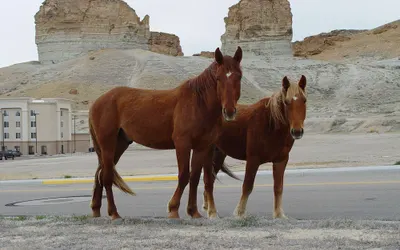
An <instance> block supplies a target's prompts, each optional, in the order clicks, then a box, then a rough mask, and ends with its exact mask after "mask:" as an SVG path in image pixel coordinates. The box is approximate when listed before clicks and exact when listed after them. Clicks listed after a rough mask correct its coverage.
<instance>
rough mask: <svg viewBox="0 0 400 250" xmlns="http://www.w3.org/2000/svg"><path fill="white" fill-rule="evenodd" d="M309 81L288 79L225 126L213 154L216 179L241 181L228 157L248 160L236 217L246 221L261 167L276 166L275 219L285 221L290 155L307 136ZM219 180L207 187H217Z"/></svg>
mask: <svg viewBox="0 0 400 250" xmlns="http://www.w3.org/2000/svg"><path fill="white" fill-rule="evenodd" d="M305 87H306V77H305V76H304V75H302V76H301V79H300V81H299V82H298V84H293V83H290V82H289V80H288V78H287V77H286V76H285V77H284V78H283V80H282V88H281V89H280V90H279V91H278V92H276V93H274V94H273V95H272V96H271V97H268V98H264V99H262V100H260V101H258V102H257V103H255V104H252V105H249V106H247V105H239V106H238V115H237V117H236V120H235V121H234V122H231V123H223V126H222V132H221V134H220V137H219V138H218V140H217V142H216V143H215V145H216V147H215V150H214V154H213V160H212V161H213V165H214V170H215V172H214V175H215V176H216V174H217V173H218V171H219V170H222V172H225V173H226V174H228V175H229V176H230V177H233V178H235V179H238V178H237V177H236V176H235V175H234V174H233V173H232V172H231V171H230V170H229V169H228V168H227V167H226V165H225V164H224V161H225V158H226V156H227V155H228V156H230V157H232V158H235V159H239V160H246V172H245V177H244V181H243V186H242V196H241V198H240V202H239V203H238V205H237V207H236V209H235V212H234V215H236V216H238V217H242V216H244V214H245V211H246V204H247V200H248V197H249V195H250V193H251V192H252V190H253V186H254V179H255V177H256V174H257V170H258V168H259V166H260V165H261V164H264V163H267V162H272V164H273V178H274V213H273V217H274V218H285V217H286V216H285V214H284V212H283V209H282V192H283V176H284V173H285V168H286V164H287V162H288V160H289V153H290V150H291V149H292V146H293V144H294V141H295V140H296V139H300V138H302V136H303V133H304V130H303V124H304V120H305V118H306V100H307V97H306V91H305ZM215 176H213V177H212V178H211V179H208V176H204V184H205V186H207V185H213V183H214V179H215ZM207 198H208V197H207V194H206V193H205V192H204V203H203V204H204V205H203V208H204V209H205V210H207V209H208V199H207Z"/></svg>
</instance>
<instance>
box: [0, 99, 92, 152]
mask: <svg viewBox="0 0 400 250" xmlns="http://www.w3.org/2000/svg"><path fill="white" fill-rule="evenodd" d="M72 102H73V101H72V100H68V99H61V98H42V99H33V98H27V97H21V98H0V109H1V115H0V119H1V123H0V125H1V128H0V129H1V131H2V133H1V137H0V140H1V141H0V143H1V146H2V148H3V147H4V148H5V149H15V150H18V151H20V152H21V153H22V154H23V155H27V154H47V155H53V154H58V153H70V152H72V150H73V147H72V132H73V131H72V126H71V124H72V123H71V120H72V110H71V104H72ZM86 151H87V150H86Z"/></svg>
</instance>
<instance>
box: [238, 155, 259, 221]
mask: <svg viewBox="0 0 400 250" xmlns="http://www.w3.org/2000/svg"><path fill="white" fill-rule="evenodd" d="M259 167H260V160H259V158H258V157H253V156H250V157H247V161H246V173H245V176H244V181H243V185H242V196H241V197H240V201H239V203H238V204H237V206H236V209H235V211H234V213H233V214H234V215H235V216H236V217H244V216H245V213H246V206H247V200H248V199H249V196H250V194H251V192H252V191H253V187H254V180H255V178H256V174H257V171H258V168H259Z"/></svg>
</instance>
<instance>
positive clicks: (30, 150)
mask: <svg viewBox="0 0 400 250" xmlns="http://www.w3.org/2000/svg"><path fill="white" fill-rule="evenodd" d="M28 151H29V154H30V155H33V154H34V153H35V152H33V146H29V149H28Z"/></svg>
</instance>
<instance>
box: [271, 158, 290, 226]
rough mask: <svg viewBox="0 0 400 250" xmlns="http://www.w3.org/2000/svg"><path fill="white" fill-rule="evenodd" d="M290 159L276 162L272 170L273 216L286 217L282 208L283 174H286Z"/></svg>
mask: <svg viewBox="0 0 400 250" xmlns="http://www.w3.org/2000/svg"><path fill="white" fill-rule="evenodd" d="M287 162H288V159H286V160H284V161H281V162H274V163H273V165H272V171H273V176H274V214H273V218H286V216H285V213H284V212H283V209H282V193H283V176H284V174H285V169H286V164H287Z"/></svg>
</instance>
